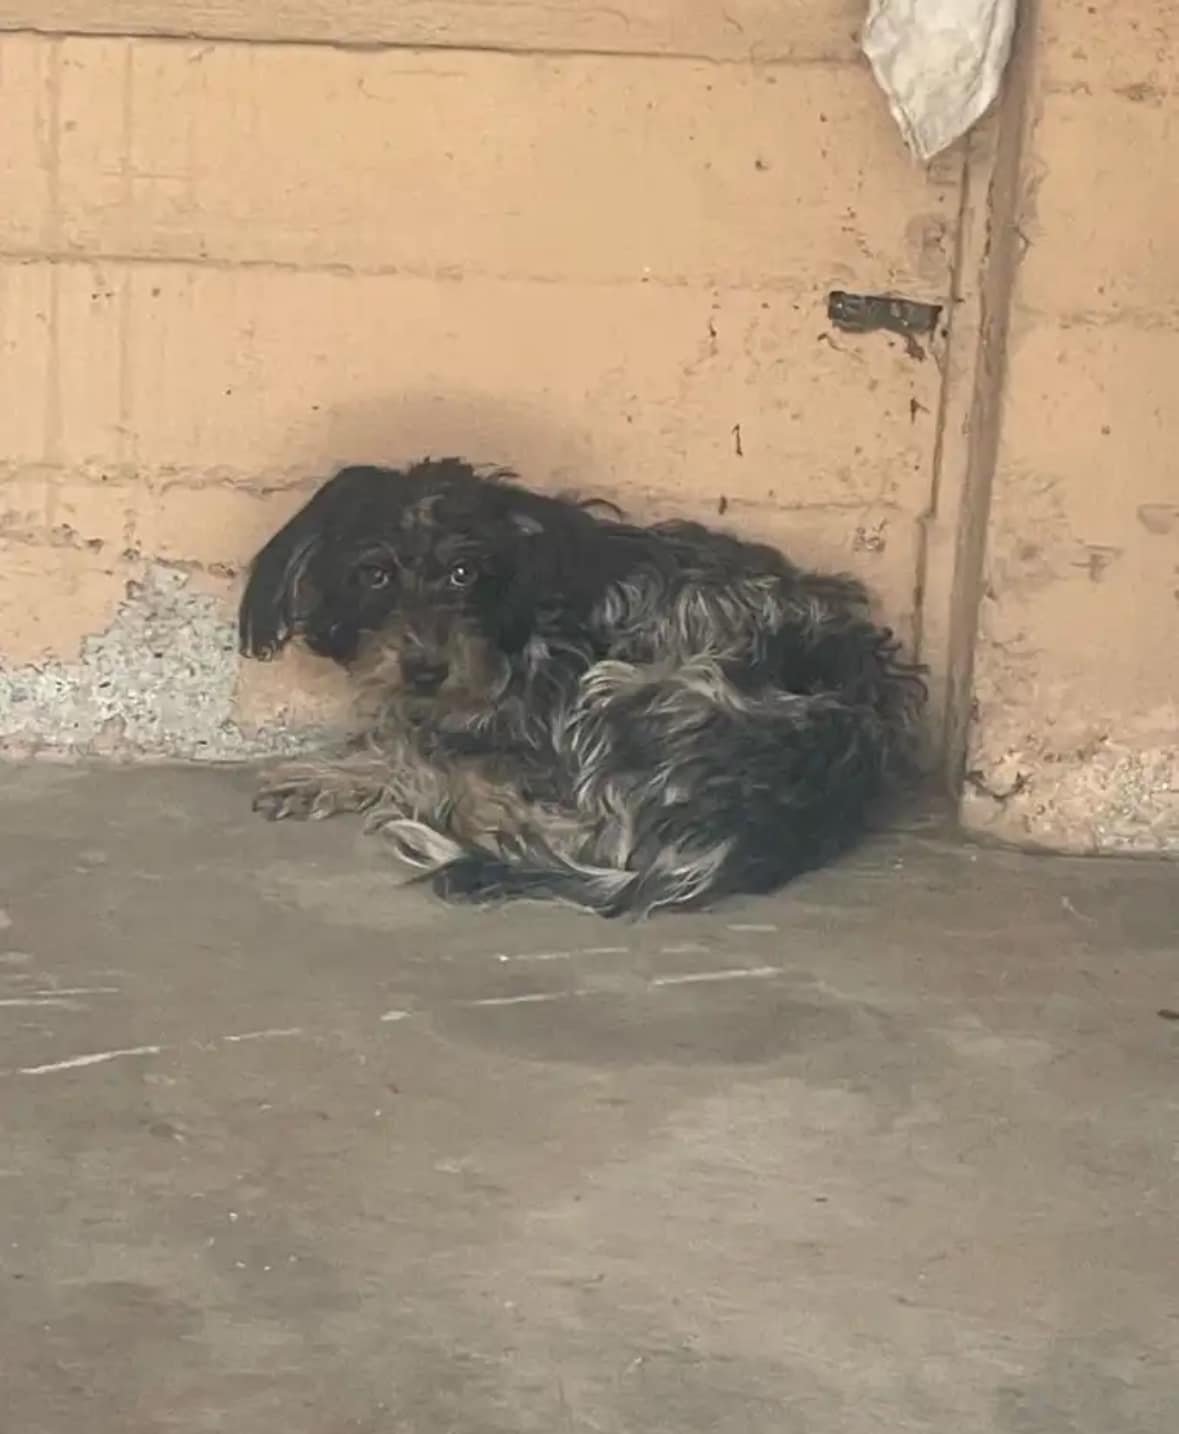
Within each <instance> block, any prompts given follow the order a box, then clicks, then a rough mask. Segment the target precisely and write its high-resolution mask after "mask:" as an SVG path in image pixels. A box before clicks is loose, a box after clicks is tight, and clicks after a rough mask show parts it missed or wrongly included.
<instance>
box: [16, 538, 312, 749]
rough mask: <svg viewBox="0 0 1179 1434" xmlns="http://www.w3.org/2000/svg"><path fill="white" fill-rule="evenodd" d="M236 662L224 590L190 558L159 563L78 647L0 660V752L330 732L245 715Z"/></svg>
mask: <svg viewBox="0 0 1179 1434" xmlns="http://www.w3.org/2000/svg"><path fill="white" fill-rule="evenodd" d="M238 672H239V657H238V653H237V643H236V633H235V630H234V626H233V623H232V622H230V621H229V620H227V618H226V615H225V612H224V607H223V604H222V603H221V601H220V600H219V599H218V598H217V597H216V596H214V595H212V594H210V593H207V592H201V591H199V590H198V589H197V588H196V587H195V586H194V585H193V583H192V580H191V576H190V574H189V573H187V572H185V571H183V570H182V569H179V568H174V567H170V566H168V565H166V564H160V563H156V564H152V565H150V566H149V567H148V568H147V569H146V571H145V573H144V576H143V578H142V580H140V581H137V582H133V583H128V585H127V596H126V598H125V599H124V601H123V602H122V603H121V604H120V605H119V607H118V610H117V611H116V613H115V616H114V618H113V620H112V622H111V623H110V625H109V626H108V627H107V628H106V630H105V631H103V632H101V633H96V634H94V635H93V636H90V637H87V638H86V639H85V640H84V641H83V643H82V648H81V651H80V653H79V655H78V657H77V658H76V659H74V660H71V661H60V660H52V659H48V658H46V659H44V660H42V661H37V662H28V663H22V664H14V663H4V662H3V661H2V660H0V752H3V753H4V754H5V755H7V756H13V757H16V756H29V755H61V756H68V757H81V756H103V757H136V756H153V757H172V758H178V759H184V760H204V761H234V760H244V759H249V758H257V757H265V756H271V755H278V754H282V753H288V752H293V751H299V750H302V749H305V748H306V747H307V746H309V745H311V744H312V743H313V742H314V741H315V740H317V739H321V738H322V736H323V734H322V733H317V732H315V731H312V730H308V729H306V728H298V727H296V726H293V725H289V724H286V723H284V722H283V721H281V720H276V721H275V722H274V723H273V724H270V725H267V726H265V727H263V728H260V729H258V730H254V729H252V728H250V727H248V726H247V725H244V724H240V723H239V722H238V720H237V717H236V698H237V688H238Z"/></svg>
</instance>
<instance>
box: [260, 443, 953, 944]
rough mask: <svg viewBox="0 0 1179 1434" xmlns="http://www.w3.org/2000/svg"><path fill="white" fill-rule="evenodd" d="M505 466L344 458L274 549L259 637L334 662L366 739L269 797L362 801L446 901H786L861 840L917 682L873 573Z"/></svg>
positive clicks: (271, 803) (628, 904)
mask: <svg viewBox="0 0 1179 1434" xmlns="http://www.w3.org/2000/svg"><path fill="white" fill-rule="evenodd" d="M512 479H513V475H512V474H510V473H506V472H502V471H501V472H496V473H494V474H492V475H490V476H480V475H479V474H478V473H477V472H476V470H475V469H473V468H472V467H470V466H469V465H468V464H466V463H463V462H461V461H459V460H457V459H445V460H440V461H427V462H424V463H419V464H417V465H415V466H414V467H412V468H410V469H408V470H406V471H399V470H390V469H380V468H345V469H343V470H342V471H341V472H340V473H338V474H337V475H336V476H335V477H334V478H333V479H331V481H330V482H328V483H327V484H325V485H324V486H323V487H322V488H321V489H320V490H319V491H318V492H317V493H316V494H315V495H314V497H312V498H311V500H310V501H309V502H308V503H307V505H306V506H305V507H304V508H303V509H302V510H301V511H300V512H299V513H297V514H296V515H295V517H294V518H292V519H291V521H290V522H289V523H288V524H287V525H286V527H284V528H283V529H282V530H281V531H280V532H278V533H277V534H276V535H275V536H274V538H272V539H271V541H270V542H269V543H268V544H267V545H266V546H265V547H264V548H263V549H262V551H261V552H260V553H259V554H258V556H257V557H256V558H255V560H254V563H253V566H252V569H251V572H250V577H249V581H248V584H247V587H246V591H245V594H244V597H243V599H242V605H241V612H240V636H241V647H242V651H243V652H244V653H245V654H247V655H249V656H253V657H268V656H271V655H273V654H274V653H275V652H276V651H278V650H279V649H280V648H281V647H282V646H283V645H284V644H285V643H286V642H288V641H289V640H290V639H291V638H294V637H298V638H300V639H302V641H303V642H304V643H305V644H306V645H307V647H309V648H310V649H311V651H312V652H314V653H318V654H319V655H320V656H322V657H326V658H330V659H332V660H333V661H335V662H337V663H339V664H341V665H342V666H344V667H345V668H346V669H347V670H348V672H349V674H350V675H351V677H352V679H353V680H354V682H355V685H356V688H357V690H358V696H359V703H358V706H359V711H360V714H361V717H362V729H361V735H360V736H359V737H358V738H357V739H356V741H355V742H354V743H353V744H352V745H351V747H350V749H349V750H348V751H346V752H345V753H344V754H343V755H342V756H341V758H340V760H338V761H331V762H326V761H325V762H313V763H302V764H296V765H290V766H286V767H284V768H282V769H280V770H278V771H276V772H275V773H274V774H273V775H272V776H271V777H270V778H269V779H268V780H267V781H266V783H265V785H264V786H263V788H262V790H261V791H260V793H259V794H258V796H257V798H256V800H255V808H256V810H259V811H261V812H262V813H263V814H265V815H266V816H268V817H270V818H272V819H278V818H282V817H325V816H329V815H331V814H332V813H334V812H342V811H353V812H365V813H367V814H368V820H369V825H370V827H371V828H372V829H375V830H379V831H381V832H383V833H384V834H385V835H386V836H388V837H389V838H390V839H391V840H392V841H393V843H394V845H395V847H396V849H397V851H398V853H399V854H400V855H401V856H402V857H403V858H404V859H405V860H406V861H408V862H409V863H410V864H411V865H414V866H416V867H418V868H420V869H422V870H423V872H424V874H425V875H426V876H428V877H429V878H430V879H431V880H432V883H433V887H434V889H435V891H436V892H438V894H439V895H441V896H443V897H444V898H447V899H450V900H458V899H466V900H480V901H485V900H495V899H499V898H504V897H514V896H533V897H544V898H552V899H556V900H560V901H565V902H568V903H571V904H573V905H575V906H579V907H582V908H585V909H588V910H591V911H595V912H598V913H600V914H602V915H606V916H615V915H619V914H622V913H632V914H636V915H643V914H647V913H649V912H651V911H653V910H655V909H656V908H661V907H688V906H700V905H703V904H705V903H707V902H708V901H710V900H713V899H716V898H718V897H720V896H723V895H725V894H727V893H734V892H764V891H768V890H771V889H773V888H775V887H778V886H780V885H782V884H783V883H785V882H786V881H788V880H789V879H790V878H791V877H793V876H795V875H796V874H798V873H800V872H802V871H804V870H806V869H808V868H812V867H815V866H818V865H819V864H821V863H823V862H825V861H827V860H828V859H830V858H831V857H833V856H834V855H835V854H836V853H838V852H839V851H840V850H842V849H843V848H845V847H847V846H848V845H849V844H850V843H851V842H852V841H854V840H855V838H856V837H857V836H859V835H860V833H861V832H862V830H863V829H864V827H865V824H866V823H867V821H868V818H869V814H870V812H871V810H872V809H873V808H874V807H875V806H876V805H877V803H878V801H879V800H880V799H881V798H882V797H883V796H884V795H885V793H886V791H888V790H890V789H891V790H895V789H896V784H895V779H897V778H901V779H902V781H904V780H905V779H907V778H908V777H909V776H910V775H911V773H912V770H913V769H912V764H911V759H912V756H913V753H914V740H913V739H914V731H915V727H916V719H917V716H918V713H919V710H920V707H921V705H922V702H923V700H924V696H925V688H924V684H923V682H922V680H921V677H920V673H919V669H917V668H915V667H912V666H908V665H906V664H905V663H903V662H902V661H901V660H900V658H899V654H898V646H897V644H896V642H895V641H894V640H893V638H892V634H891V633H890V632H889V631H888V630H886V629H881V628H879V627H877V626H875V625H874V624H873V623H872V622H871V621H870V619H869V617H868V615H867V598H866V594H865V592H864V590H863V588H862V587H861V586H860V584H859V583H857V582H855V581H854V580H852V579H849V578H846V577H826V576H819V575H816V574H814V573H809V572H805V571H802V570H801V569H799V568H796V567H795V566H794V565H793V564H792V563H790V562H789V561H788V560H787V559H786V558H785V557H784V556H782V554H781V553H779V552H776V551H775V550H773V549H771V548H768V547H764V546H761V545H759V544H755V543H747V542H741V541H739V540H738V539H736V538H734V537H730V536H726V535H724V534H722V533H717V532H712V531H710V530H709V529H707V528H704V527H701V526H699V525H697V524H694V523H686V522H675V523H661V524H658V525H656V526H654V527H647V528H640V527H632V526H629V525H627V524H626V523H624V522H622V521H619V520H616V519H615V517H613V516H603V515H602V514H601V513H598V512H595V511H594V509H593V507H592V506H590V505H586V504H579V503H576V502H574V501H571V500H569V499H564V498H558V497H551V496H542V495H540V494H537V493H533V492H530V491H528V490H526V489H524V488H521V487H519V486H517V484H516V483H515V482H513V481H512Z"/></svg>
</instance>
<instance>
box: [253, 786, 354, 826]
mask: <svg viewBox="0 0 1179 1434" xmlns="http://www.w3.org/2000/svg"><path fill="white" fill-rule="evenodd" d="M253 806H254V810H255V811H256V812H257V813H258V815H259V816H260V817H264V818H265V819H266V820H267V821H268V822H282V821H296V822H305V821H316V820H321V819H322V818H323V817H330V816H331V814H332V813H333V812H334V811H335V810H336V803H335V799H334V795H333V793H331V792H330V791H326V790H325V789H324V787H323V784H322V783H321V782H317V781H315V780H313V779H311V778H307V777H289V778H282V777H279V778H276V779H275V780H274V781H272V782H268V783H267V784H266V786H264V787H262V788H260V789H259V791H258V792H257V793H256V795H255V797H254V803H253Z"/></svg>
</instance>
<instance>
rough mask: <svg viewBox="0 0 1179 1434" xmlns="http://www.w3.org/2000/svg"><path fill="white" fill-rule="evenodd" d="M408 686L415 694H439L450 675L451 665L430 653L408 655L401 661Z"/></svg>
mask: <svg viewBox="0 0 1179 1434" xmlns="http://www.w3.org/2000/svg"><path fill="white" fill-rule="evenodd" d="M401 671H402V675H403V676H404V678H405V682H406V685H407V686H408V687H411V688H413V690H414V691H415V692H437V691H438V689H439V688H440V687H441V686H442V684H443V683H444V682H445V681H446V679H447V677H448V675H449V673H450V664H449V663H447V662H445V661H444V660H443V659H442V658H439V657H432V656H431V655H430V654H428V653H424V652H414V653H407V654H406V655H405V656H404V657H403V658H402V660H401Z"/></svg>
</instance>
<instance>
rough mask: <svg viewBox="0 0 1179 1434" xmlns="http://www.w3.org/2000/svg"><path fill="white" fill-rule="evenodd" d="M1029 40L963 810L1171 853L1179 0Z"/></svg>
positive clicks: (1069, 23)
mask: <svg viewBox="0 0 1179 1434" xmlns="http://www.w3.org/2000/svg"><path fill="white" fill-rule="evenodd" d="M1030 52H1031V58H1032V64H1031V67H1030V72H1029V74H1028V76H1027V79H1028V82H1029V94H1028V104H1027V109H1026V117H1025V122H1024V126H1023V129H1024V134H1023V144H1022V157H1021V165H1020V174H1021V177H1020V184H1019V186H1018V189H1017V192H1016V195H1015V204H1014V210H1015V212H1014V215H1013V218H1012V223H1011V231H1010V232H1011V233H1012V234H1013V235H1014V238H1015V243H1016V246H1017V255H1016V259H1017V263H1016V266H1015V269H1014V282H1013V285H1012V293H1011V309H1010V322H1009V327H1008V336H1007V353H1006V368H1007V372H1006V382H1005V384H1004V386H1003V403H1002V410H1001V415H1000V428H999V435H998V448H997V462H996V465H995V470H994V483H993V490H992V493H991V501H990V510H989V531H988V541H987V555H986V562H985V567H984V571H983V583H982V589H981V595H980V596H981V600H980V602H979V603H978V626H977V636H978V642H977V648H976V652H975V660H974V722H973V726H972V730H971V733H970V740H969V750H968V754H967V762H966V766H967V778H966V784H965V791H964V797H963V808H964V815H965V818H966V820H967V821H968V823H970V824H971V825H972V826H975V827H978V828H981V829H984V830H988V831H990V832H992V833H994V834H996V835H999V836H1002V837H1006V838H1012V839H1015V840H1018V841H1028V840H1031V841H1035V842H1040V843H1044V844H1046V845H1050V846H1064V847H1069V848H1073V849H1077V850H1158V849H1169V850H1174V851H1179V465H1177V463H1176V458H1175V454H1176V452H1177V451H1179V402H1177V401H1176V392H1177V388H1176V385H1177V376H1179V258H1177V252H1179V251H1177V241H1179V159H1177V157H1176V150H1175V145H1176V140H1177V138H1179V124H1177V119H1179V97H1177V93H1179V92H1177V87H1179V4H1176V0H1123V3H1120V4H1118V5H1102V6H1095V5H1092V4H1085V3H1082V0H1045V3H1044V4H1043V5H1042V7H1041V14H1040V18H1039V26H1038V34H1037V35H1036V43H1035V44H1034V45H1033V46H1031V47H1030Z"/></svg>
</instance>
